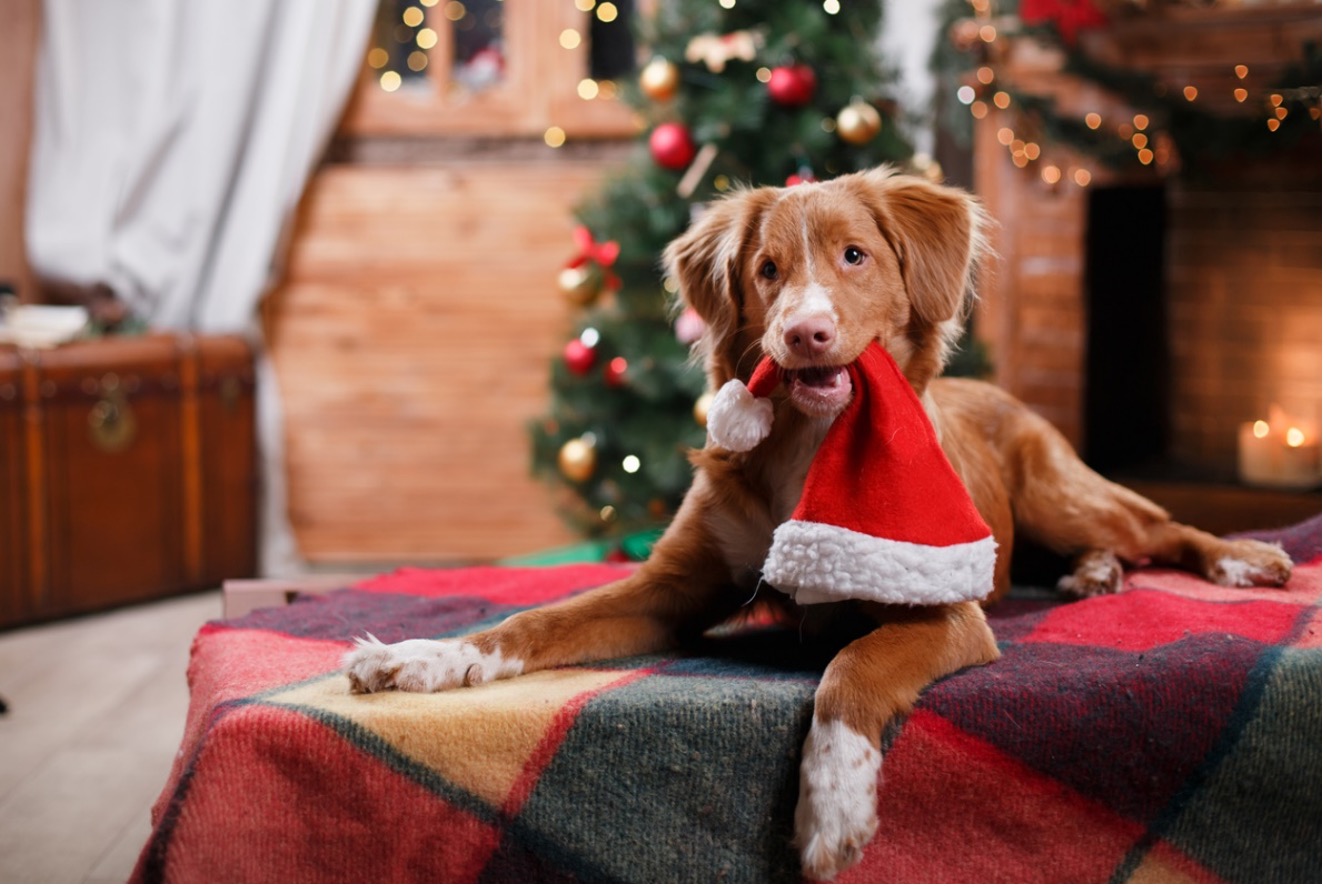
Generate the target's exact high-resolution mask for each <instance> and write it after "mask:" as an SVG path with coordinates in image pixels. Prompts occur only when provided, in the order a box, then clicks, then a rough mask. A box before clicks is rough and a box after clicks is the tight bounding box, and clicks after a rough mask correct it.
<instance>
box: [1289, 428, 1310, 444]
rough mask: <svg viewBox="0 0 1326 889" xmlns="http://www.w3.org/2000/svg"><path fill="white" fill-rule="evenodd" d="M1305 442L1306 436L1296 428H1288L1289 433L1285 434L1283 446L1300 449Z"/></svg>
mask: <svg viewBox="0 0 1326 889" xmlns="http://www.w3.org/2000/svg"><path fill="white" fill-rule="evenodd" d="M1305 441H1307V436H1306V435H1304V434H1303V430H1302V429H1299V428H1298V427H1297V426H1290V427H1289V431H1288V432H1286V433H1285V444H1287V445H1289V446H1290V447H1291V448H1298V447H1302V446H1303V442H1305Z"/></svg>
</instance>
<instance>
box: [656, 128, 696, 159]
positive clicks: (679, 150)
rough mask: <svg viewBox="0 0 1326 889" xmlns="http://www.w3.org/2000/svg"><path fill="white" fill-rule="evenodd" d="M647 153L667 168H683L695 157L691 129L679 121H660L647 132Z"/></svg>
mask: <svg viewBox="0 0 1326 889" xmlns="http://www.w3.org/2000/svg"><path fill="white" fill-rule="evenodd" d="M649 153H650V154H651V155H653V158H654V161H655V162H656V163H657V164H658V165H659V166H660V167H663V168H665V169H668V170H684V169H686V168H687V167H688V166H689V165H690V163H691V161H693V160H694V159H695V142H694V140H692V139H691V131H690V130H688V129H686V127H685V126H683V125H682V124H679V123H661V124H659V125H658V126H656V127H655V128H654V132H652V133H650V134H649Z"/></svg>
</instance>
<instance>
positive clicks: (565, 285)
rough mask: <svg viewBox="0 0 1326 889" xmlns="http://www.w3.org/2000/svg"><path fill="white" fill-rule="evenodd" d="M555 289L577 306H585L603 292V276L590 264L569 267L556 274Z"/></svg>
mask: <svg viewBox="0 0 1326 889" xmlns="http://www.w3.org/2000/svg"><path fill="white" fill-rule="evenodd" d="M557 289H559V290H561V291H562V295H563V296H565V297H566V298H567V299H568V300H570V301H571V302H572V303H574V304H576V305H578V306H587V305H589V304H590V303H592V302H593V301H594V300H596V299H598V297H599V294H600V293H601V292H602V291H603V276H602V275H601V274H599V272H598V270H597V269H596V268H594V267H593V266H592V265H591V264H590V263H585V264H584V265H578V266H569V267H567V268H564V269H562V270H561V271H560V272H558V273H557Z"/></svg>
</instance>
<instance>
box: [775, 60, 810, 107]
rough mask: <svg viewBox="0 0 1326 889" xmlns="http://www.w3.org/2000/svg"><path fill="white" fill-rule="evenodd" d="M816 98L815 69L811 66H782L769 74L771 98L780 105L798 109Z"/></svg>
mask: <svg viewBox="0 0 1326 889" xmlns="http://www.w3.org/2000/svg"><path fill="white" fill-rule="evenodd" d="M814 96H815V69H813V68H811V67H810V66H809V65H780V66H779V67H777V68H775V69H773V71H772V72H770V74H769V97H770V98H771V99H773V100H774V101H775V102H777V103H778V104H779V105H786V106H787V107H789V108H797V107H800V106H802V105H805V104H806V103H807V102H809V101H810V100H811V99H812V98H814Z"/></svg>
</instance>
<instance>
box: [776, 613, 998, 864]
mask: <svg viewBox="0 0 1326 889" xmlns="http://www.w3.org/2000/svg"><path fill="white" fill-rule="evenodd" d="M864 607H866V608H867V609H868V610H870V611H871V613H872V616H875V617H877V618H878V619H879V620H880V622H881V625H880V626H879V627H878V628H877V629H875V630H873V631H872V632H871V633H870V634H868V635H866V636H863V637H861V638H860V639H857V640H856V641H855V642H853V643H851V644H850V645H848V646H847V647H846V648H844V649H843V650H842V651H840V652H839V653H838V654H837V656H835V657H834V659H833V660H832V661H831V662H830V663H829V666H828V668H827V669H826V670H825V672H824V678H823V679H822V680H821V681H820V685H819V689H818V690H817V691H816V693H815V716H814V719H813V721H812V723H811V728H810V734H809V735H808V736H807V738H806V743H805V747H804V748H803V750H802V755H801V795H800V798H799V799H798V800H797V810H796V836H797V846H798V847H799V848H800V850H801V864H802V869H803V870H804V871H805V874H806V876H808V877H811V878H813V879H818V880H827V879H830V878H832V877H833V876H834V875H835V874H837V873H838V872H839V871H841V870H843V869H845V868H848V867H851V866H852V865H853V864H856V863H857V862H858V861H860V860H861V855H862V853H863V851H864V850H865V846H866V843H867V842H869V840H870V838H871V837H872V836H874V834H875V828H876V827H877V825H878V822H877V819H876V816H875V812H876V809H877V807H878V800H877V799H876V793H875V786H876V782H877V780H878V776H879V769H880V765H881V764H882V762H883V758H882V756H881V754H880V749H879V745H880V737H881V735H882V734H883V732H884V727H885V726H886V725H887V724H888V723H889V721H890V720H892V719H894V718H895V717H898V716H902V715H905V714H906V713H908V712H909V711H910V710H911V708H912V704H913V703H915V701H916V698H917V696H918V695H919V694H920V693H921V691H922V689H924V688H925V687H926V686H927V685H929V684H930V683H931V682H934V681H935V680H936V679H939V678H941V677H943V676H947V675H948V674H950V673H952V672H954V671H956V670H959V669H961V668H963V667H967V666H973V665H976V664H984V663H989V662H990V661H993V660H994V659H995V658H997V657H998V656H999V649H998V648H997V647H996V646H995V640H994V634H993V633H991V632H990V628H989V626H988V625H987V624H986V622H985V616H984V614H983V613H982V612H981V609H980V607H979V606H978V605H976V604H975V603H966V604H962V605H943V606H935V607H925V608H921V607H907V606H873V605H872V606H864Z"/></svg>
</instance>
